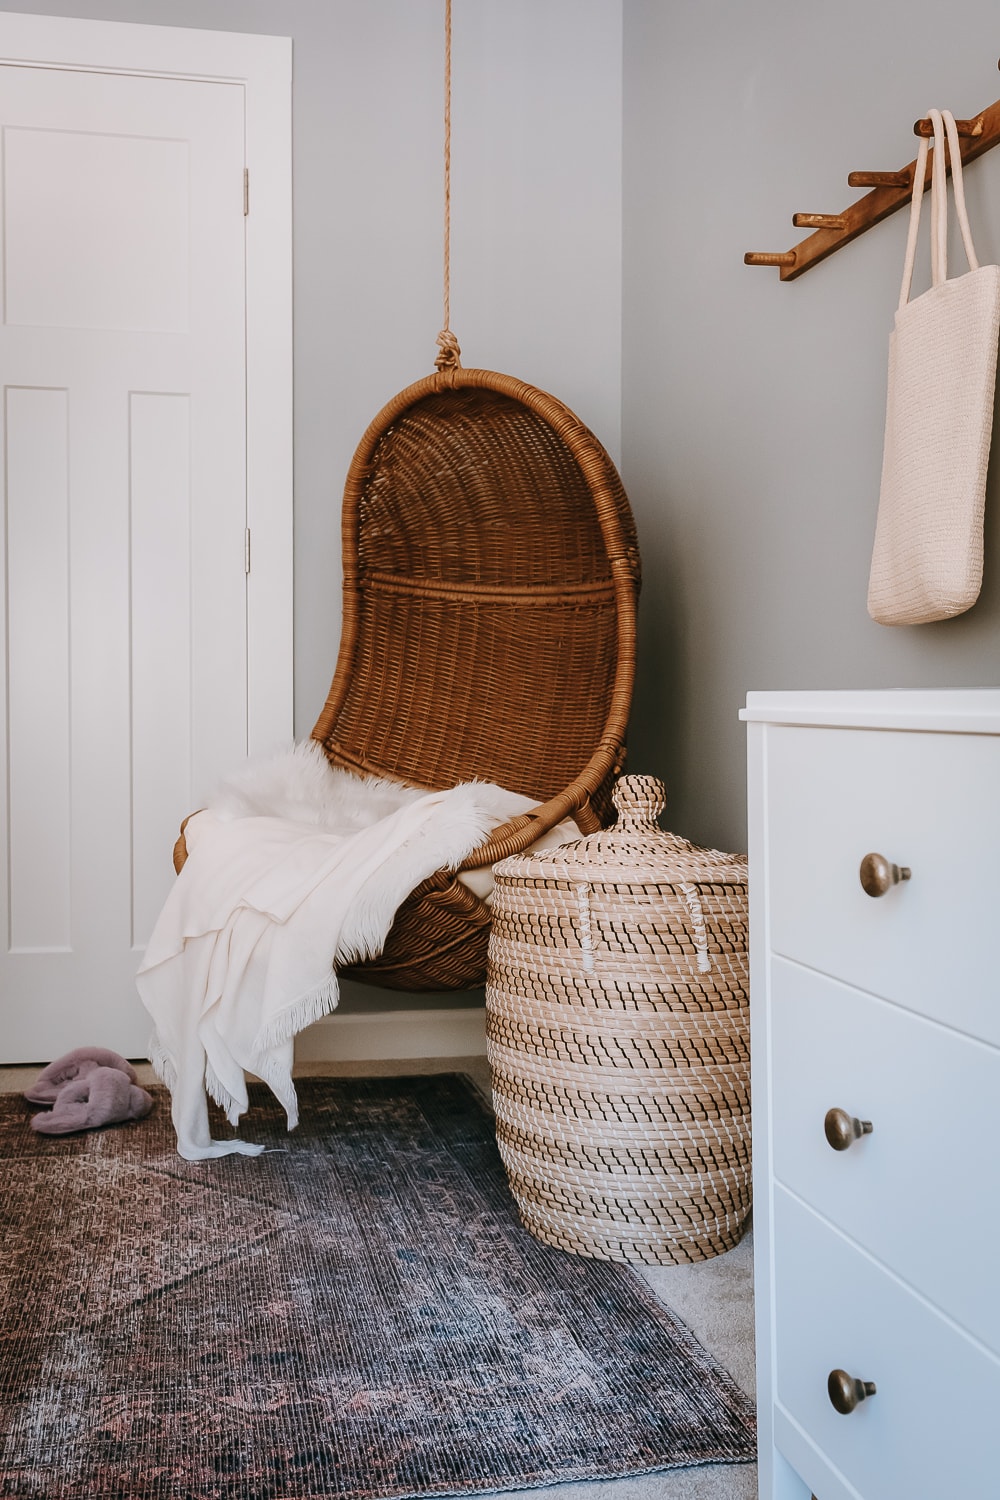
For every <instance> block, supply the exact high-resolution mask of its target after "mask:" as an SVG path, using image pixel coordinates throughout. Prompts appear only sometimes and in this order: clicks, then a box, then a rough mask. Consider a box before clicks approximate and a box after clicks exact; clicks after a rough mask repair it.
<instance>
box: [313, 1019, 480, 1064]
mask: <svg viewBox="0 0 1000 1500" xmlns="http://www.w3.org/2000/svg"><path fill="white" fill-rule="evenodd" d="M485 1054H486V1012H485V1010H484V1009H483V1008H482V1007H481V1006H477V1007H475V1008H466V1009H459V1010H390V1011H379V1012H376V1013H374V1014H372V1015H365V1014H363V1013H357V1012H353V1013H348V1014H345V1015H339V1014H338V1013H337V1012H336V1011H335V1012H334V1013H333V1015H332V1016H325V1017H324V1018H323V1020H322V1021H317V1022H316V1023H315V1025H313V1026H308V1027H307V1028H306V1030H305V1031H301V1032H300V1033H299V1035H298V1036H297V1037H296V1039H295V1060H296V1062H368V1061H372V1060H374V1059H376V1058H392V1057H482V1056H485Z"/></svg>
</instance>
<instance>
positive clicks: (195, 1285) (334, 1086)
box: [0, 1074, 754, 1500]
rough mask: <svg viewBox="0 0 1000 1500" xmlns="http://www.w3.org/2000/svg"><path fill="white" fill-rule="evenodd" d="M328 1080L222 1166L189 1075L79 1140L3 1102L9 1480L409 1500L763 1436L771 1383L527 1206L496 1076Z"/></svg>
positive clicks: (202, 1495)
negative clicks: (712, 1347) (536, 1226)
mask: <svg viewBox="0 0 1000 1500" xmlns="http://www.w3.org/2000/svg"><path fill="white" fill-rule="evenodd" d="M298 1089H299V1097H300V1102H301V1111H302V1122H301V1124H300V1126H299V1128H298V1130H296V1131H295V1132H294V1133H293V1134H292V1135H288V1133H287V1132H286V1130H285V1128H284V1116H283V1115H282V1113H281V1111H280V1110H279V1108H278V1107H277V1105H276V1104H275V1102H274V1100H273V1099H272V1097H271V1095H270V1094H269V1093H268V1092H267V1091H266V1090H264V1089H262V1088H256V1089H255V1090H254V1091H253V1092H252V1097H251V1114H250V1116H249V1117H248V1124H249V1127H250V1128H248V1130H247V1135H248V1136H249V1137H250V1138H252V1139H254V1140H260V1141H267V1143H268V1144H269V1145H270V1146H273V1147H274V1148H275V1149H274V1150H273V1151H269V1152H268V1153H267V1154H265V1155H264V1156H261V1157H257V1158H248V1157H238V1156H234V1157H227V1158H225V1159H224V1160H221V1161H216V1162H204V1163H197V1164H189V1163H185V1162H183V1161H181V1160H180V1159H179V1158H178V1157H177V1156H176V1154H175V1152H174V1149H173V1133H172V1130H171V1126H170V1119H169V1107H168V1106H169V1100H168V1099H167V1097H166V1095H165V1094H163V1092H162V1091H158V1095H157V1101H158V1102H157V1108H156V1109H155V1110H154V1112H153V1114H152V1115H150V1116H149V1117H148V1118H147V1119H146V1120H143V1121H141V1122H139V1123H135V1124H130V1125H124V1126H118V1127H112V1128H109V1129H106V1130H101V1131H95V1132H92V1133H90V1134H85V1135H79V1136H67V1137H62V1138H57V1137H52V1138H43V1137H40V1136H38V1135H37V1134H36V1133H35V1132H34V1131H32V1130H31V1129H30V1126H29V1123H28V1122H29V1119H30V1113H31V1112H30V1109H29V1106H27V1105H26V1104H25V1103H24V1102H23V1100H21V1099H20V1098H19V1097H16V1096H7V1097H5V1098H2V1099H0V1174H2V1194H0V1242H2V1243H0V1289H2V1291H3V1293H4V1294H5V1295H4V1296H3V1297H2V1307H3V1311H2V1313H0V1322H2V1326H0V1361H2V1363H0V1438H2V1443H0V1496H3V1497H9V1500H29V1497H30V1500H71V1497H72V1500H84V1497H86V1500H112V1497H114V1500H153V1497H157V1500H333V1497H336V1500H390V1497H403V1496H425V1495H460V1494H462V1495H464V1494H482V1493H488V1492H490V1491H497V1490H508V1489H519V1488H522V1487H528V1486H537V1485H546V1484H553V1483H556V1482H558V1481H561V1480H581V1479H597V1478H613V1477H617V1476H621V1475H628V1474H644V1473H649V1472H655V1471H659V1470H666V1469H670V1468H675V1467H678V1466H683V1465H692V1464H706V1463H739V1462H744V1461H746V1460H749V1459H752V1458H753V1457H754V1420H753V1410H752V1405H751V1403H750V1402H749V1401H748V1399H747V1397H746V1396H744V1395H743V1394H742V1393H741V1392H740V1390H739V1389H738V1388H737V1387H736V1385H735V1384H734V1382H733V1381H732V1380H731V1379H730V1377H729V1376H728V1375H727V1374H726V1373H725V1372H724V1371H723V1370H722V1369H721V1368H720V1367H719V1366H718V1364H717V1363H716V1362H715V1361H714V1360H713V1359H712V1358H711V1357H710V1356H709V1355H708V1354H707V1353H706V1352H705V1350H704V1349H703V1348H702V1347H701V1346H700V1345H699V1344H698V1343H697V1341H696V1340H695V1339H694V1337H693V1336H692V1335H691V1333H690V1332H689V1331H688V1330H687V1329H686V1328H685V1327H684V1326H683V1324H681V1323H680V1322H678V1321H677V1319H676V1318H675V1317H674V1316H673V1315H672V1314H671V1313H670V1312H669V1311H668V1310H666V1309H665V1308H664V1307H662V1306H661V1305H660V1304H659V1303H658V1302H657V1301H656V1300H655V1299H654V1298H653V1296H652V1294H651V1293H650V1292H649V1291H648V1289H647V1288H646V1286H645V1284H644V1283H643V1282H642V1281H641V1280H640V1279H639V1278H638V1277H637V1276H635V1275H634V1274H633V1273H632V1271H631V1270H630V1269H629V1268H627V1267H625V1266H621V1265H616V1264H612V1263H610V1262H602V1261H592V1260H585V1259H581V1258H578V1257H575V1256H572V1255H569V1254H566V1253H565V1252H563V1251H560V1250H556V1249H553V1248H551V1247H549V1246H546V1245H543V1244H541V1243H539V1242H538V1241H537V1240H535V1239H534V1238H533V1237H532V1236H531V1235H530V1234H528V1233H527V1231H526V1230H524V1229H523V1228H522V1227H521V1225H520V1223H519V1222H518V1219H517V1214H516V1210H515V1209H514V1206H513V1203H512V1200H511V1198H510V1195H509V1193H508V1190H507V1185H506V1179H505V1177H504V1172H503V1168H502V1166H501V1163H500V1160H499V1156H498V1153H497V1150H496V1145H495V1142H494V1138H493V1132H492V1121H491V1118H490V1116H489V1114H488V1112H487V1111H486V1110H485V1109H484V1108H483V1105H482V1103H481V1101H480V1099H479V1096H478V1095H477V1093H476V1091H475V1089H474V1088H473V1087H472V1085H471V1084H470V1083H469V1082H468V1081H467V1080H466V1079H464V1078H461V1077H459V1076H456V1075H454V1074H446V1075H436V1076H430V1077H420V1078H402V1079H401V1078H385V1079H337V1080H332V1079H315V1080H301V1081H300V1082H299V1085H298ZM213 1128H214V1129H215V1132H216V1133H221V1132H220V1130H219V1125H218V1121H215V1122H213Z"/></svg>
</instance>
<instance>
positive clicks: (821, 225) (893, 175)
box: [743, 100, 1000, 281]
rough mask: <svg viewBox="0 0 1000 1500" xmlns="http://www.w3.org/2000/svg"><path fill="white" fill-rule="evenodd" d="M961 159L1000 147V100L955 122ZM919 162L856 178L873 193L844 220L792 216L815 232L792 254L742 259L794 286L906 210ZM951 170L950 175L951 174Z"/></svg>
mask: <svg viewBox="0 0 1000 1500" xmlns="http://www.w3.org/2000/svg"><path fill="white" fill-rule="evenodd" d="M955 124H956V126H957V127H958V134H959V142H960V147H961V153H962V165H963V166H964V165H965V164H966V162H970V161H975V159H976V157H977V156H982V155H984V153H985V152H987V151H990V150H991V149H992V148H993V147H994V146H997V145H1000V100H998V101H997V102H996V103H995V104H991V105H990V106H989V108H988V109H984V110H983V112H982V114H979V115H977V116H976V118H975V119H974V120H956V121H955ZM913 133H914V135H922V136H930V135H931V134H932V133H933V132H932V130H931V122H930V120H928V119H923V120H918V121H917V123H916V124H915V125H914V127H913ZM933 155H934V151H933V148H932V149H931V150H930V151H929V152H928V155H927V172H926V175H925V178H924V190H925V191H926V190H927V188H929V187H930V183H931V158H932V157H933ZM916 165H917V163H916V158H914V160H913V161H911V162H909V163H908V165H907V166H905V167H902V168H901V169H900V170H899V171H898V172H851V173H850V175H849V176H848V179H847V184H848V187H869V188H871V189H872V191H871V192H870V193H866V194H865V196H864V197H863V198H859V199H858V200H857V201H856V202H855V203H852V204H851V205H850V207H849V208H845V209H844V211H843V212H842V213H839V214H793V215H792V223H793V224H794V225H795V227H796V228H797V229H812V230H814V231H815V232H814V233H813V234H810V235H808V236H807V237H806V238H805V239H804V240H800V241H799V243H798V244H797V245H793V246H792V248H791V250H786V251H783V252H778V253H776V254H773V255H771V254H767V253H764V252H758V251H753V250H750V251H748V252H747V254H746V255H744V257H743V261H744V264H745V265H748V266H777V267H778V270H779V272H780V274H781V280H782V281H794V280H795V278H796V276H801V275H802V273H803V272H804V271H808V270H809V268H810V266H815V265H818V264H819V262H820V261H821V260H826V258H827V256H828V255H832V254H833V253H834V251H835V250H840V249H842V247H843V246H844V245H849V244H850V242H851V240H856V239H857V237H858V235H859V234H864V232H865V230H866V229H871V228H872V226H873V225H874V224H880V223H881V222H882V220H883V219H887V218H888V217H889V215H890V214H894V213H895V212H896V210H897V209H899V208H905V207H906V205H907V204H908V203H909V202H910V198H911V195H912V190H913V173H914V170H915V168H916ZM950 170H951V169H950V166H949V171H950Z"/></svg>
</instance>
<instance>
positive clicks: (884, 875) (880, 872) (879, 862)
mask: <svg viewBox="0 0 1000 1500" xmlns="http://www.w3.org/2000/svg"><path fill="white" fill-rule="evenodd" d="M858 873H859V875H860V877H861V884H862V887H863V888H864V890H865V892H866V894H867V895H869V896H884V895H885V893H886V891H891V890H892V888H893V886H894V885H898V884H899V882H900V881H901V880H909V878H910V870H909V867H908V866H907V865H894V864H893V863H892V862H891V860H888V859H886V857H885V855H884V854H866V855H865V857H864V859H863V860H862V861H861V869H860V871H859V872H858Z"/></svg>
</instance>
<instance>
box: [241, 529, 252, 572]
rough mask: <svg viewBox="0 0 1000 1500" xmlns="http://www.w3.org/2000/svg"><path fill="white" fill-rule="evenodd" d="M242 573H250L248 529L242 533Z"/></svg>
mask: <svg viewBox="0 0 1000 1500" xmlns="http://www.w3.org/2000/svg"><path fill="white" fill-rule="evenodd" d="M243 571H244V572H245V573H249V572H250V527H249V526H248V527H247V529H246V531H245V532H244V533H243Z"/></svg>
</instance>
